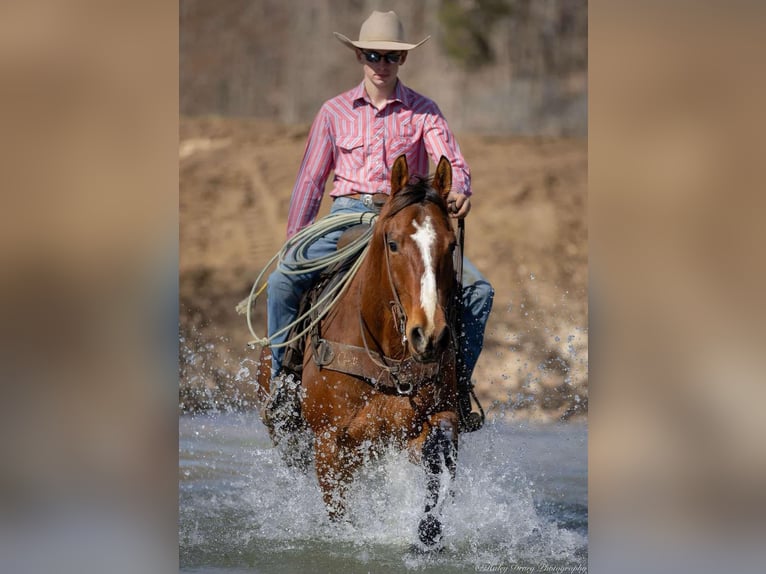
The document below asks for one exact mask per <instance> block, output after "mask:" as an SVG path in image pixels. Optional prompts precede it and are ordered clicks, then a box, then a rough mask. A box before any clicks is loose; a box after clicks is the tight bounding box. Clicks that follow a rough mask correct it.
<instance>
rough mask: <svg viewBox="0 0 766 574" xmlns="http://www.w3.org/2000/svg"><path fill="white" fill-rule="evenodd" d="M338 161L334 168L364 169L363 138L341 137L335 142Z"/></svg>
mask: <svg viewBox="0 0 766 574" xmlns="http://www.w3.org/2000/svg"><path fill="white" fill-rule="evenodd" d="M336 146H337V147H338V159H337V162H336V164H337V166H336V167H340V168H343V167H346V168H354V169H359V168H362V167H364V137H363V136H343V137H339V138H337V140H336Z"/></svg>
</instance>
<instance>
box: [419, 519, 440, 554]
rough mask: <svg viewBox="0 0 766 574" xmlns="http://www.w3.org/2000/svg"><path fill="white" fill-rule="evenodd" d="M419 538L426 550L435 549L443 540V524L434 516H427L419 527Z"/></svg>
mask: <svg viewBox="0 0 766 574" xmlns="http://www.w3.org/2000/svg"><path fill="white" fill-rule="evenodd" d="M418 538H420V542H422V543H423V545H424V546H425V547H426V549H431V548H435V547H436V545H437V544H438V543H439V542H441V539H442V523H441V522H439V520H438V519H437V518H436V517H434V516H426V517H425V518H424V519H423V520H421V521H420V525H419V526H418Z"/></svg>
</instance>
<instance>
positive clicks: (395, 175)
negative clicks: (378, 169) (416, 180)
mask: <svg viewBox="0 0 766 574" xmlns="http://www.w3.org/2000/svg"><path fill="white" fill-rule="evenodd" d="M409 181H410V170H409V168H408V167H407V156H405V155H404V154H402V155H400V156H399V157H398V158H396V161H394V166H393V167H392V168H391V197H393V196H394V195H396V193H397V192H398V191H399V190H401V189H402V188H403V187H404V186H406V185H407V184H408V183H409Z"/></svg>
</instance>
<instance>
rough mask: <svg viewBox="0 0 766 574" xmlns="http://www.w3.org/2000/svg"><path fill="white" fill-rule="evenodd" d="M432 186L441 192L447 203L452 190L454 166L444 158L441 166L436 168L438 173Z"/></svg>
mask: <svg viewBox="0 0 766 574" xmlns="http://www.w3.org/2000/svg"><path fill="white" fill-rule="evenodd" d="M431 186H432V187H433V188H434V189H435V190H436V191H438V192H439V194H440V195H441V196H442V197H443V198H444V200H445V201H446V200H447V195H449V192H450V190H451V189H452V164H451V163H450V162H449V160H448V159H447V158H446V157H444V156H442V157H441V159H440V160H439V165H437V166H436V173H435V174H434V178H433V181H432V183H431Z"/></svg>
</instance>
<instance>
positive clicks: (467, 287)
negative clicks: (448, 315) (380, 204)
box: [267, 197, 495, 379]
mask: <svg viewBox="0 0 766 574" xmlns="http://www.w3.org/2000/svg"><path fill="white" fill-rule="evenodd" d="M367 211H370V210H369V209H368V208H367V207H366V206H365V205H364V204H363V203H362V202H361V201H359V200H358V199H351V198H348V197H339V198H337V199H335V200H334V201H333V204H332V208H331V209H330V213H331V214H338V213H364V212H367ZM342 234H343V230H338V231H333V232H331V233H328V234H326V235H324V236H323V237H320V238H319V239H317V240H316V241H314V243H312V244H311V246H310V247H309V248H308V249H307V253H306V256H307V257H309V258H316V257H323V256H325V255H329V254H330V253H332V252H334V251H335V245H336V244H337V243H338V239H340V236H341V235H342ZM290 262H291V254H290V253H288V254H287V256H286V257H285V263H287V264H288V265H289V264H290ZM318 274H319V271H315V272H313V273H304V274H300V275H287V274H285V273H284V272H283V268H282V265H279V266H278V267H277V268H276V269H275V270H274V272H273V273H272V274H271V275H270V276H269V282H268V288H267V293H268V313H269V318H268V320H269V325H268V331H269V337H271V336H272V335H273V334H274V333H276V332H277V331H278V330H279V329H281V328H283V327H284V326H285V325H288V324H289V323H291V322H292V321H294V320H295V318H296V317H297V316H298V305H299V303H300V300H301V297H302V296H303V294H304V293H305V292H306V291H307V290H309V289H310V288H311V286H312V285H313V284H314V281H315V280H316V278H317V276H318ZM494 295H495V291H494V289H492V286H491V285H490V284H489V281H487V279H486V278H485V277H484V276H483V275H482V274H481V273H480V272H479V270H478V269H476V267H474V266H473V264H472V263H471V262H470V261H468V259H466V258H463V315H462V321H463V326H464V330H463V333H461V335H460V341H459V347H460V349H459V351H460V352H459V354H458V356H459V357H460V358H461V359H462V360H463V361H464V362H465V372H466V375H467V376H468V377H469V379H470V376H471V373H473V369H474V367H475V366H476V362H477V361H478V360H479V354H480V353H481V348H482V345H483V344H484V329H485V327H486V325H487V319H489V312H490V311H491V310H492V299H493V297H494ZM287 335H288V333H283V334H281V335H279V336H276V337H273V338H272V343H282V342H284V341H286V340H287ZM284 354H285V349H284V348H283V347H282V348H280V347H277V348H274V347H272V349H271V372H272V374H276V373H278V372H279V370H280V369H281V368H282V359H283V358H284Z"/></svg>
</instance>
